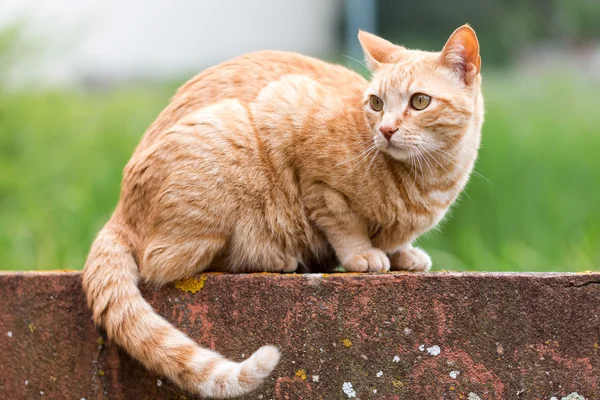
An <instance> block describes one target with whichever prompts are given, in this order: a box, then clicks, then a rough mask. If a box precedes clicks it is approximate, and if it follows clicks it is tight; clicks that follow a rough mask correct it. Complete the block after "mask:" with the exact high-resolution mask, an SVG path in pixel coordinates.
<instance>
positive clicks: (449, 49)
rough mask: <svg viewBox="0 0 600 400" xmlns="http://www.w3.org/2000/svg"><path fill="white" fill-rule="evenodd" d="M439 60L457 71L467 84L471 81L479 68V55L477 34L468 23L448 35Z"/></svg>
mask: <svg viewBox="0 0 600 400" xmlns="http://www.w3.org/2000/svg"><path fill="white" fill-rule="evenodd" d="M440 61H441V63H442V64H444V65H445V66H446V67H448V68H451V69H453V70H455V71H456V72H457V73H459V74H460V76H461V78H462V79H464V81H465V83H466V84H467V85H470V84H471V83H472V82H473V79H475V77H476V76H477V75H478V74H479V71H480V69H481V57H480V56H479V41H478V40H477V35H475V31H474V30H473V29H472V28H471V27H470V26H469V25H468V24H467V25H463V26H461V27H460V28H458V29H457V30H455V31H454V33H452V35H450V39H448V41H447V42H446V45H445V46H444V49H443V50H442V53H441V54H440Z"/></svg>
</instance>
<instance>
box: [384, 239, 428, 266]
mask: <svg viewBox="0 0 600 400" xmlns="http://www.w3.org/2000/svg"><path fill="white" fill-rule="evenodd" d="M390 264H391V265H390V267H391V269H392V271H419V272H427V271H429V269H430V268H431V257H429V255H428V254H427V253H425V251H423V250H422V249H420V248H418V247H413V245H412V244H411V243H408V244H406V245H404V246H402V247H401V248H400V249H398V250H396V251H395V252H394V253H392V254H391V255H390Z"/></svg>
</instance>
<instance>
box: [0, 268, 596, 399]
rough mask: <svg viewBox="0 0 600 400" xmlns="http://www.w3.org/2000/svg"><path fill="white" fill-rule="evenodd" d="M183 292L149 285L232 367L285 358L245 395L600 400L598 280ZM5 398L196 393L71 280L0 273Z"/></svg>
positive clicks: (246, 278)
mask: <svg viewBox="0 0 600 400" xmlns="http://www.w3.org/2000/svg"><path fill="white" fill-rule="evenodd" d="M204 278H206V280H204ZM177 286H178V287H176V286H175V285H171V286H169V287H165V288H162V289H159V290H154V289H149V288H146V289H144V292H145V296H146V298H147V299H149V300H150V301H151V303H152V304H153V305H154V306H155V308H156V309H157V310H158V311H159V313H160V314H162V315H163V316H164V317H165V318H167V319H168V320H170V321H172V322H173V323H174V324H175V325H177V326H178V327H180V328H181V329H182V330H183V331H185V332H187V333H188V334H189V335H191V336H192V337H194V338H195V339H196V340H197V341H198V342H199V343H201V344H202V345H204V346H208V347H210V348H213V349H216V350H218V351H220V352H222V353H223V354H225V355H227V356H229V357H231V358H232V359H236V360H239V359H241V358H242V357H244V356H247V355H248V354H250V353H251V352H252V351H254V350H256V349H257V348H258V347H259V346H260V345H262V344H266V343H271V344H274V345H277V346H279V347H280V348H281V349H282V351H283V359H282V362H281V363H280V365H279V366H278V367H277V369H276V370H275V372H274V375H273V377H272V379H270V380H268V381H267V383H266V384H265V385H264V386H263V387H262V388H261V389H259V390H258V391H256V392H254V393H252V394H251V395H249V396H247V397H246V398H247V399H282V400H283V399H345V398H355V399H362V400H365V399H372V398H373V399H403V400H404V399H469V400H473V399H550V398H551V397H552V396H555V397H556V398H558V399H561V398H562V397H563V396H564V397H566V396H567V395H569V394H572V393H577V394H578V395H575V394H573V395H571V397H569V400H571V399H581V398H587V399H597V398H600V345H599V344H600V274H479V273H434V274H420V275H411V274H372V275H360V274H333V275H274V274H252V275H223V274H206V275H203V276H202V279H197V280H195V281H193V280H192V281H188V282H184V283H183V284H179V285H177ZM196 289H198V290H197V291H196V293H192V291H193V290H196ZM0 398H2V399H36V398H48V399H81V398H85V399H87V400H92V399H185V398H187V399H191V398H192V396H190V395H188V394H186V393H184V392H181V391H179V390H178V389H177V388H176V387H175V386H174V385H173V384H171V383H170V382H168V381H166V380H165V379H164V378H162V377H160V376H153V375H152V374H150V373H148V372H147V371H146V370H145V369H144V368H143V367H142V366H140V365H139V364H138V363H137V362H135V361H133V360H132V359H130V358H129V357H128V356H127V355H126V354H125V353H123V352H122V351H120V350H119V349H118V348H117V347H116V346H115V345H113V344H111V343H110V342H108V341H107V340H106V338H105V336H104V334H103V333H102V332H100V331H98V330H96V329H95V328H94V326H93V324H92V321H91V315H90V312H89V311H88V310H87V308H86V305H85V301H84V295H83V293H82V291H81V288H80V275H79V273H4V274H0Z"/></svg>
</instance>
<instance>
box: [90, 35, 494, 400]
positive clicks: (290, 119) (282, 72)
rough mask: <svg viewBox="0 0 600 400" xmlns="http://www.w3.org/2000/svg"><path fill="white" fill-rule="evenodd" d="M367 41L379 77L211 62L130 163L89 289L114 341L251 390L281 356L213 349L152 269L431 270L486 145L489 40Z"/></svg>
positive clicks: (217, 393) (272, 63) (219, 385)
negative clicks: (411, 46)
mask: <svg viewBox="0 0 600 400" xmlns="http://www.w3.org/2000/svg"><path fill="white" fill-rule="evenodd" d="M359 38H360V41H361V44H362V45H363V48H364V50H365V57H366V60H367V62H368V63H369V65H370V66H371V68H372V69H373V70H374V74H373V78H372V81H371V82H370V83H369V82H367V81H366V80H365V79H363V78H362V77H361V76H359V75H358V74H356V73H354V72H352V71H350V70H348V69H346V68H343V67H341V66H336V65H331V64H327V63H325V62H322V61H319V60H315V59H312V58H309V57H304V56H301V55H298V54H292V53H283V52H269V51H267V52H260V53H254V54H249V55H245V56H242V57H238V58H236V59H233V60H231V61H228V62H226V63H224V64H221V65H219V66H216V67H214V68H211V69H208V70H206V71H204V72H202V73H201V74H199V75H198V76H196V77H195V78H193V79H192V80H190V81H189V82H188V83H186V84H185V85H184V86H183V87H182V88H181V89H180V90H179V91H178V92H177V94H176V95H175V97H174V98H173V100H172V102H171V104H170V105H169V106H168V107H167V108H166V109H165V110H164V111H163V112H162V113H161V114H160V115H159V117H158V118H157V120H156V121H155V122H154V123H153V124H152V126H151V127H150V128H149V129H148V131H147V132H146V134H145V136H144V138H143V139H142V141H141V143H140V144H139V146H138V148H137V149H136V151H135V153H134V154H133V157H132V158H131V160H130V162H129V163H128V164H127V166H126V168H125V172H124V177H123V185H122V191H121V199H120V201H119V204H118V205H117V208H116V210H115V212H114V214H113V216H112V218H111V219H110V221H109V222H108V223H107V225H106V226H105V227H104V229H102V231H101V232H100V233H99V234H98V237H97V238H96V240H95V242H94V244H93V245H92V248H91V251H90V254H89V256H88V260H87V263H86V267H85V270H84V276H83V284H84V289H85V292H86V294H87V298H88V302H89V305H90V307H91V308H92V310H93V314H94V320H95V321H96V323H97V324H99V325H101V326H103V327H104V328H105V329H106V331H107V333H108V335H109V337H110V338H111V339H112V340H114V341H115V342H117V343H118V344H119V345H121V346H122V347H123V348H124V349H125V350H126V351H127V352H129V353H130V354H131V355H132V356H133V357H135V358H137V359H138V360H140V361H141V362H142V363H143V364H144V365H145V366H146V367H148V368H149V369H151V370H153V371H156V372H157V373H160V374H163V375H166V376H167V377H168V378H169V379H171V380H173V381H174V382H176V383H177V384H178V385H180V386H181V387H182V388H184V389H186V390H189V391H191V392H193V393H196V394H200V395H202V396H207V397H221V398H227V397H234V396H238V395H241V394H244V393H247V392H249V391H251V390H253V389H254V388H256V387H257V386H258V385H259V384H260V383H261V381H262V380H263V379H264V378H265V377H267V376H268V375H269V374H270V373H271V371H272V370H273V368H274V367H275V365H276V364H277V362H278V359H279V352H278V351H277V349H275V348H274V347H271V346H265V347H262V348H260V349H259V350H258V351H257V352H256V353H254V354H253V355H252V356H251V357H250V358H248V359H247V360H245V361H244V362H242V363H239V364H238V363H235V362H232V361H228V360H226V359H225V358H223V357H222V356H221V355H219V354H218V353H216V352H213V351H211V350H207V349H204V348H201V347H199V346H198V345H196V344H195V343H194V342H193V341H192V340H191V339H190V338H188V337H187V336H185V335H184V334H183V333H181V332H179V331H178V330H177V329H176V328H174V327H173V326H172V325H171V324H169V323H168V322H167V321H166V320H164V319H163V318H161V317H160V316H158V315H157V314H156V313H155V312H154V310H153V309H152V307H151V306H150V305H149V304H148V303H147V302H146V301H145V300H144V299H143V298H142V296H141V294H140V292H139V290H138V287H137V283H138V280H139V279H140V278H141V279H143V280H145V281H148V282H152V283H155V284H165V283H168V282H172V281H175V280H178V279H182V278H186V277H189V276H191V275H193V274H197V273H199V272H201V271H204V270H207V269H213V270H221V271H229V272H249V271H282V272H290V271H295V270H296V268H297V267H298V265H299V264H300V265H304V266H306V267H307V268H313V267H315V266H323V265H329V264H331V263H332V262H335V261H336V260H339V262H341V263H342V265H343V266H344V267H345V269H346V270H349V271H383V270H388V269H390V268H391V269H396V270H399V269H403V270H414V271H425V270H428V269H429V268H430V266H431V260H430V258H429V256H428V255H427V254H426V253H425V252H424V251H423V250H421V249H419V248H415V247H413V246H412V244H411V243H412V242H413V241H414V240H415V239H416V238H417V237H418V236H419V235H421V234H422V233H424V232H426V231H428V230H430V229H431V228H432V227H434V226H435V225H436V224H437V223H438V222H439V221H440V220H441V219H442V218H443V216H444V214H445V213H446V211H447V210H448V208H449V207H450V205H451V204H452V203H453V202H454V200H455V199H456V197H457V196H458V195H459V193H460V192H461V190H462V189H463V187H464V186H465V184H466V182H467V180H468V177H469V174H470V172H471V170H472V168H473V164H474V162H475V159H476V156H477V149H478V147H479V140H480V131H481V125H482V123H483V98H482V95H481V91H480V83H481V79H480V75H479V68H480V59H479V45H478V43H477V38H476V36H475V33H474V32H473V31H472V29H471V28H469V27H468V26H464V27H461V28H459V29H458V30H457V31H456V32H455V33H454V34H453V35H452V36H451V37H450V39H449V40H448V43H447V44H446V47H445V48H444V50H442V52H441V53H428V52H422V51H417V50H407V49H405V48H402V47H399V46H396V45H393V44H391V43H390V42H388V41H385V40H383V39H381V38H378V37H377V36H375V35H371V34H368V33H366V32H361V33H360V34H359ZM415 93H421V94H424V95H427V96H429V97H430V98H431V102H430V103H429V105H428V106H427V107H426V108H425V109H422V110H417V109H415V108H414V107H412V106H411V97H412V96H413V95H414V94H415ZM371 96H377V97H379V98H380V99H381V101H382V102H383V106H382V109H381V110H380V111H375V110H374V109H372V108H371V107H370V105H369V104H370V97H371ZM384 125H385V135H384V134H383V133H382V132H380V128H381V130H382V131H383V130H384Z"/></svg>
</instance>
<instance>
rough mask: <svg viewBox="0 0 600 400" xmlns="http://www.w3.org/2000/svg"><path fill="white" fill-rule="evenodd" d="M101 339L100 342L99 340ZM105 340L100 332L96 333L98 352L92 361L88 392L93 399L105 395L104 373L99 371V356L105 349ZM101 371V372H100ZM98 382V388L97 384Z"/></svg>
mask: <svg viewBox="0 0 600 400" xmlns="http://www.w3.org/2000/svg"><path fill="white" fill-rule="evenodd" d="M100 339H101V340H100ZM105 340H106V339H105V338H104V335H102V333H101V332H98V350H97V351H96V354H95V355H94V357H93V359H92V365H93V367H94V368H93V372H92V380H91V382H90V390H91V393H93V394H94V396H95V398H103V397H104V396H105V395H106V382H105V381H104V376H103V375H104V371H102V370H101V369H100V356H101V355H102V353H103V352H104V347H105ZM101 371H102V372H101ZM97 380H99V381H100V388H98V382H97ZM98 389H100V390H101V391H102V392H101V395H100V396H98Z"/></svg>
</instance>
